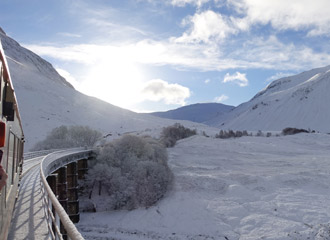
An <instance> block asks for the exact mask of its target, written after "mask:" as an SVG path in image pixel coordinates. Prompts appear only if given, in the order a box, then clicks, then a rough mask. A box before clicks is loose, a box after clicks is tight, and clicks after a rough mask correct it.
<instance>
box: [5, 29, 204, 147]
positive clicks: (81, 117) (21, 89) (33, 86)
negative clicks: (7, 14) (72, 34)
mask: <svg viewBox="0 0 330 240" xmlns="http://www.w3.org/2000/svg"><path fill="white" fill-rule="evenodd" d="M0 39H1V42H2V45H3V48H4V51H5V54H6V56H7V60H8V64H9V69H10V74H11V77H12V81H13V84H14V87H15V92H16V96H17V99H18V103H19V108H20V113H21V117H22V121H23V129H24V134H25V138H26V144H25V149H26V150H29V149H30V148H31V147H32V146H33V145H34V144H35V143H36V142H37V141H40V140H42V139H44V138H45V136H46V135H47V133H48V132H50V130H52V129H53V128H54V127H57V126H60V125H84V126H90V127H91V128H93V129H96V130H99V131H101V132H102V133H103V134H104V135H108V134H111V135H112V136H118V135H120V134H123V133H126V132H147V133H148V134H150V135H152V134H153V131H158V132H159V131H160V129H161V128H162V127H164V126H168V125H171V124H174V123H175V122H177V121H173V120H168V119H162V118H158V117H154V116H151V115H149V114H138V113H135V112H132V111H129V110H125V109H122V108H119V107H116V106H114V105H111V104H109V103H106V102H104V101H101V100H99V99H97V98H94V97H89V96H86V95H84V94H82V93H80V92H78V91H76V90H75V89H74V88H73V87H72V85H70V84H69V83H68V82H67V81H66V80H65V79H64V78H63V77H61V76H60V75H59V74H58V73H57V71H56V70H55V69H54V68H53V66H52V65H51V64H50V63H49V62H47V61H45V60H44V59H42V58H41V57H39V56H38V55H36V54H34V53H33V52H31V51H30V50H28V49H26V48H23V47H22V46H20V45H19V43H17V42H16V41H15V40H13V39H12V38H10V37H9V36H7V35H6V34H5V32H4V31H3V30H0ZM59 54H60V53H59ZM184 124H185V125H187V126H189V127H192V128H195V127H197V126H196V124H194V123H187V122H185V123H184ZM199 127H201V128H202V129H203V128H205V127H206V126H205V127H204V126H201V125H200V126H199ZM203 131H204V129H203ZM206 131H207V129H206Z"/></svg>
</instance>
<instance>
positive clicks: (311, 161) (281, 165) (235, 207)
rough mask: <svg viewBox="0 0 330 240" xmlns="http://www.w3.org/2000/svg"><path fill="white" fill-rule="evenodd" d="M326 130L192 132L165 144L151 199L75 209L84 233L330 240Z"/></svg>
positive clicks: (183, 239) (133, 239)
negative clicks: (170, 180) (169, 179)
mask: <svg viewBox="0 0 330 240" xmlns="http://www.w3.org/2000/svg"><path fill="white" fill-rule="evenodd" d="M329 156H330V135H325V134H298V135H294V136H286V137H269V138H267V137H243V138H237V139H227V140H220V139H214V138H206V137H202V136H194V137H191V138H189V139H184V140H181V141H179V142H178V144H177V145H176V146H175V147H174V148H171V149H169V163H170V167H171V169H172V170H173V172H174V177H175V181H174V186H173V189H172V190H171V191H170V192H169V193H168V195H167V196H166V197H165V198H164V199H163V200H162V201H160V202H159V203H158V204H157V205H156V206H154V207H151V208H149V209H138V210H134V211H114V212H98V213H82V214H81V220H80V223H78V224H77V226H78V229H79V230H80V231H81V233H82V234H83V236H84V237H85V238H86V239H127V240H137V239H177V240H188V239H190V240H205V239H207V240H208V239H240V240H243V239H251V240H252V239H278V240H279V239H281V240H283V239H302V240H303V239H330V188H329V183H330V158H329Z"/></svg>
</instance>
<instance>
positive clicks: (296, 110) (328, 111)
mask: <svg viewBox="0 0 330 240" xmlns="http://www.w3.org/2000/svg"><path fill="white" fill-rule="evenodd" d="M329 103H330V66H327V67H323V68H317V69H313V70H310V71H307V72H303V73H300V74H298V75H295V76H290V77H285V78H281V79H278V80H276V81H273V82H272V83H270V84H269V85H268V86H267V87H266V88H265V89H264V90H262V91H260V92H259V93H258V94H257V95H255V96H254V97H253V98H252V99H251V100H250V101H248V102H246V103H243V104H241V105H239V106H238V107H237V108H235V109H234V110H233V111H231V112H229V113H228V114H226V115H223V116H220V117H216V118H214V119H212V120H210V121H208V124H210V125H213V126H217V127H220V128H223V129H237V130H275V131H279V130H282V129H283V128H286V127H297V128H305V129H308V128H309V129H312V130H317V131H321V132H330V108H329Z"/></svg>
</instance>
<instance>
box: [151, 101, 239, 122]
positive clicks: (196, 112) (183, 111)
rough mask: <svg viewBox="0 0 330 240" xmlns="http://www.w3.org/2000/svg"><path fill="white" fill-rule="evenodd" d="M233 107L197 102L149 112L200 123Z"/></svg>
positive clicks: (159, 115)
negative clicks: (164, 110)
mask: <svg viewBox="0 0 330 240" xmlns="http://www.w3.org/2000/svg"><path fill="white" fill-rule="evenodd" d="M233 108H234V107H233V106H228V105H224V104H221V103H197V104H192V105H188V106H184V107H180V108H177V109H174V110H170V111H166V112H154V113H150V114H151V115H154V116H157V117H162V118H169V119H179V120H189V121H193V122H199V123H202V122H205V121H207V120H210V119H212V118H215V117H219V116H221V115H222V114H225V113H227V112H229V111H230V110H232V109H233Z"/></svg>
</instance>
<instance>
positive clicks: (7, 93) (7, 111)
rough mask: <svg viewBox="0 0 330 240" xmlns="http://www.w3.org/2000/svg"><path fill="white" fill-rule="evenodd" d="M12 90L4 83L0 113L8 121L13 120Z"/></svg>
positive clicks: (13, 99)
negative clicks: (0, 110)
mask: <svg viewBox="0 0 330 240" xmlns="http://www.w3.org/2000/svg"><path fill="white" fill-rule="evenodd" d="M14 101H15V96H14V91H13V89H11V87H10V85H9V83H6V84H5V86H4V89H3V102H2V115H4V116H5V117H6V118H7V120H8V121H14V119H15V110H14V107H15V106H14Z"/></svg>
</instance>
